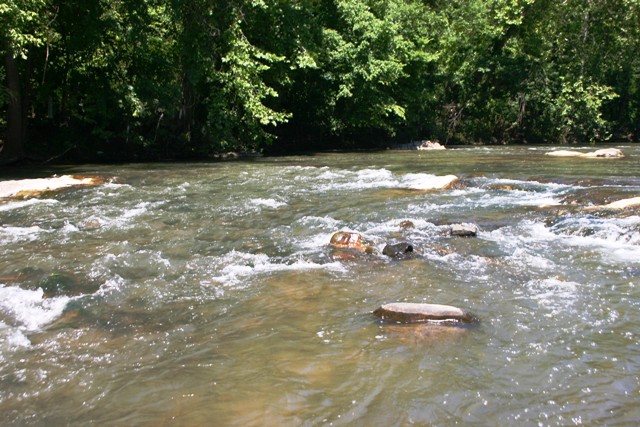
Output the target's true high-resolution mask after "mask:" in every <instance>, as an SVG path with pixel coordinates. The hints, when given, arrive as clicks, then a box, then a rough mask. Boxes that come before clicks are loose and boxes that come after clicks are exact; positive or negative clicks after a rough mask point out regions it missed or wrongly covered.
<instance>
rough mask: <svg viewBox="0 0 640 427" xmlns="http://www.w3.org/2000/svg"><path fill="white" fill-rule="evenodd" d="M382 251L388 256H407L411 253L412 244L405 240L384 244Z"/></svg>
mask: <svg viewBox="0 0 640 427" xmlns="http://www.w3.org/2000/svg"><path fill="white" fill-rule="evenodd" d="M382 253H383V255H386V256H388V257H390V258H409V257H411V256H412V255H413V245H411V244H410V243H406V242H401V243H395V244H393V245H386V246H385V247H384V249H382Z"/></svg>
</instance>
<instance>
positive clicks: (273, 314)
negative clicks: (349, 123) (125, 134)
mask: <svg viewBox="0 0 640 427" xmlns="http://www.w3.org/2000/svg"><path fill="white" fill-rule="evenodd" d="M545 150H546V149H543V148H539V149H531V148H527V147H524V148H522V147H499V148H493V147H491V148H486V147H485V148H478V149H473V148H470V149H460V150H448V151H445V152H384V153H356V154H344V153H328V154H318V155H314V156H301V157H282V158H266V159H255V160H251V161H246V162H243V161H239V162H228V163H212V164H159V165H120V166H91V167H78V168H74V169H73V170H71V171H69V170H65V171H61V172H65V173H82V174H96V175H100V176H102V177H104V178H106V179H107V180H108V182H109V184H106V185H103V186H100V187H92V188H78V189H69V190H65V191H62V192H59V193H55V194H48V195H47V196H46V198H44V199H31V200H27V201H24V200H21V201H4V202H0V242H1V246H0V254H1V256H0V361H1V362H2V363H0V414H1V415H0V423H1V424H3V425H78V426H84V425H91V424H93V425H105V426H109V425H113V426H120V425H135V426H138V425H140V426H155V425H171V424H175V425H182V426H201V425H212V424H215V425H230V426H234V425H237V426H247V425H255V426H258V425H259V426H264V425H267V426H281V425H362V426H372V425H380V426H382V425H409V424H417V425H452V424H462V425H468V424H477V425H571V424H585V425H603V424H611V425H629V424H637V423H638V422H639V421H640V412H639V411H638V409H637V404H636V402H637V401H638V398H639V397H640V396H639V393H640V377H639V376H640V356H638V354H640V352H639V351H638V350H640V345H639V343H638V336H639V334H640V314H638V313H640V310H638V309H639V308H640V307H639V306H640V302H639V301H640V298H639V297H640V290H639V289H638V286H637V285H638V283H640V282H639V278H640V273H639V272H640V261H638V260H639V259H640V246H639V245H640V216H639V215H638V211H637V210H636V211H634V210H627V211H621V212H594V211H585V210H583V207H584V206H587V205H597V204H603V203H606V202H609V201H612V200H618V199H621V198H625V197H634V196H637V195H638V193H639V192H640V178H638V173H637V172H638V170H640V168H639V167H638V166H639V165H640V163H639V161H638V158H639V155H640V149H638V148H636V147H633V146H629V147H623V151H625V153H626V154H627V157H626V158H624V159H617V160H588V159H554V158H548V157H545V156H544V152H545ZM448 174H455V175H457V176H459V177H460V178H461V180H460V182H459V183H457V184H456V185H455V186H454V188H452V189H448V190H436V191H417V190H415V189H412V188H416V182H424V180H427V179H430V178H431V177H432V176H433V175H438V176H441V175H448ZM403 221H404V222H406V221H409V222H410V224H411V225H410V226H408V225H406V224H408V223H405V225H403V226H400V224H401V223H403ZM459 222H472V223H475V224H477V225H478V226H479V227H480V233H479V235H478V237H477V238H454V237H451V236H450V235H449V234H448V233H447V230H448V226H449V225H450V224H453V223H459ZM338 230H349V231H357V232H360V233H362V234H363V235H364V236H365V238H366V239H367V240H369V241H371V242H373V245H374V246H375V247H376V249H377V252H378V253H374V254H357V253H356V254H351V255H350V256H342V255H340V254H337V253H335V252H332V250H331V248H329V246H328V243H329V240H330V238H331V236H332V234H333V233H334V232H335V231H338ZM402 241H406V242H410V243H411V244H412V245H413V247H414V249H415V253H416V256H415V257H414V258H412V259H409V260H404V261H396V260H391V259H388V258H386V257H385V256H383V255H381V254H380V252H381V251H382V248H383V247H384V245H386V244H388V243H397V242H402ZM393 301H407V302H429V303H439V304H450V305H454V306H458V307H461V308H464V309H468V310H470V311H472V312H473V313H474V314H476V315H477V316H478V317H479V318H480V319H481V323H480V325H478V326H477V327H473V328H451V327H444V326H438V325H389V324H382V323H380V322H379V321H378V320H377V319H376V318H375V317H373V316H372V314H371V312H372V311H373V310H374V309H375V308H377V307H379V306H380V305H381V304H383V303H387V302H393Z"/></svg>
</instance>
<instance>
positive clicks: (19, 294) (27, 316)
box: [0, 285, 71, 347]
mask: <svg viewBox="0 0 640 427" xmlns="http://www.w3.org/2000/svg"><path fill="white" fill-rule="evenodd" d="M70 300H71V298H70V297H66V296H60V297H54V298H44V291H43V290H42V289H36V290H29V289H22V288H19V287H17V286H4V285H0V313H2V314H3V316H4V320H3V321H2V322H0V323H1V327H0V341H1V342H3V343H4V345H5V346H8V347H14V346H21V347H24V346H28V345H30V342H29V340H28V338H27V337H26V335H25V334H27V333H29V332H34V331H37V330H39V329H40V328H41V327H43V326H45V325H47V324H49V323H51V322H53V321H54V320H56V319H57V318H58V317H59V316H60V315H61V314H62V312H63V311H64V309H65V307H66V305H67V303H68V302H69V301H70Z"/></svg>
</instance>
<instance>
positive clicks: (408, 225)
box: [399, 220, 415, 230]
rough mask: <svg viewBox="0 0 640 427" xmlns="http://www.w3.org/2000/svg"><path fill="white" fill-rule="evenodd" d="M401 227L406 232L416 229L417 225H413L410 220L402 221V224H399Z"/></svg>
mask: <svg viewBox="0 0 640 427" xmlns="http://www.w3.org/2000/svg"><path fill="white" fill-rule="evenodd" d="M399 226H400V228H403V229H405V230H406V229H407V228H413V227H415V225H414V224H413V222H411V221H409V220H405V221H402V222H401V223H400V224H399Z"/></svg>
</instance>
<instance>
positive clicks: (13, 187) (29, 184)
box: [0, 175, 104, 198]
mask: <svg viewBox="0 0 640 427" xmlns="http://www.w3.org/2000/svg"><path fill="white" fill-rule="evenodd" d="M100 184H104V180H103V179H102V178H100V177H97V176H75V175H63V176H54V177H52V178H36V179H19V180H11V181H0V198H7V197H23V198H27V197H37V196H39V195H40V194H42V193H44V192H46V191H54V190H59V189H62V188H67V187H86V186H94V185H100Z"/></svg>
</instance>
